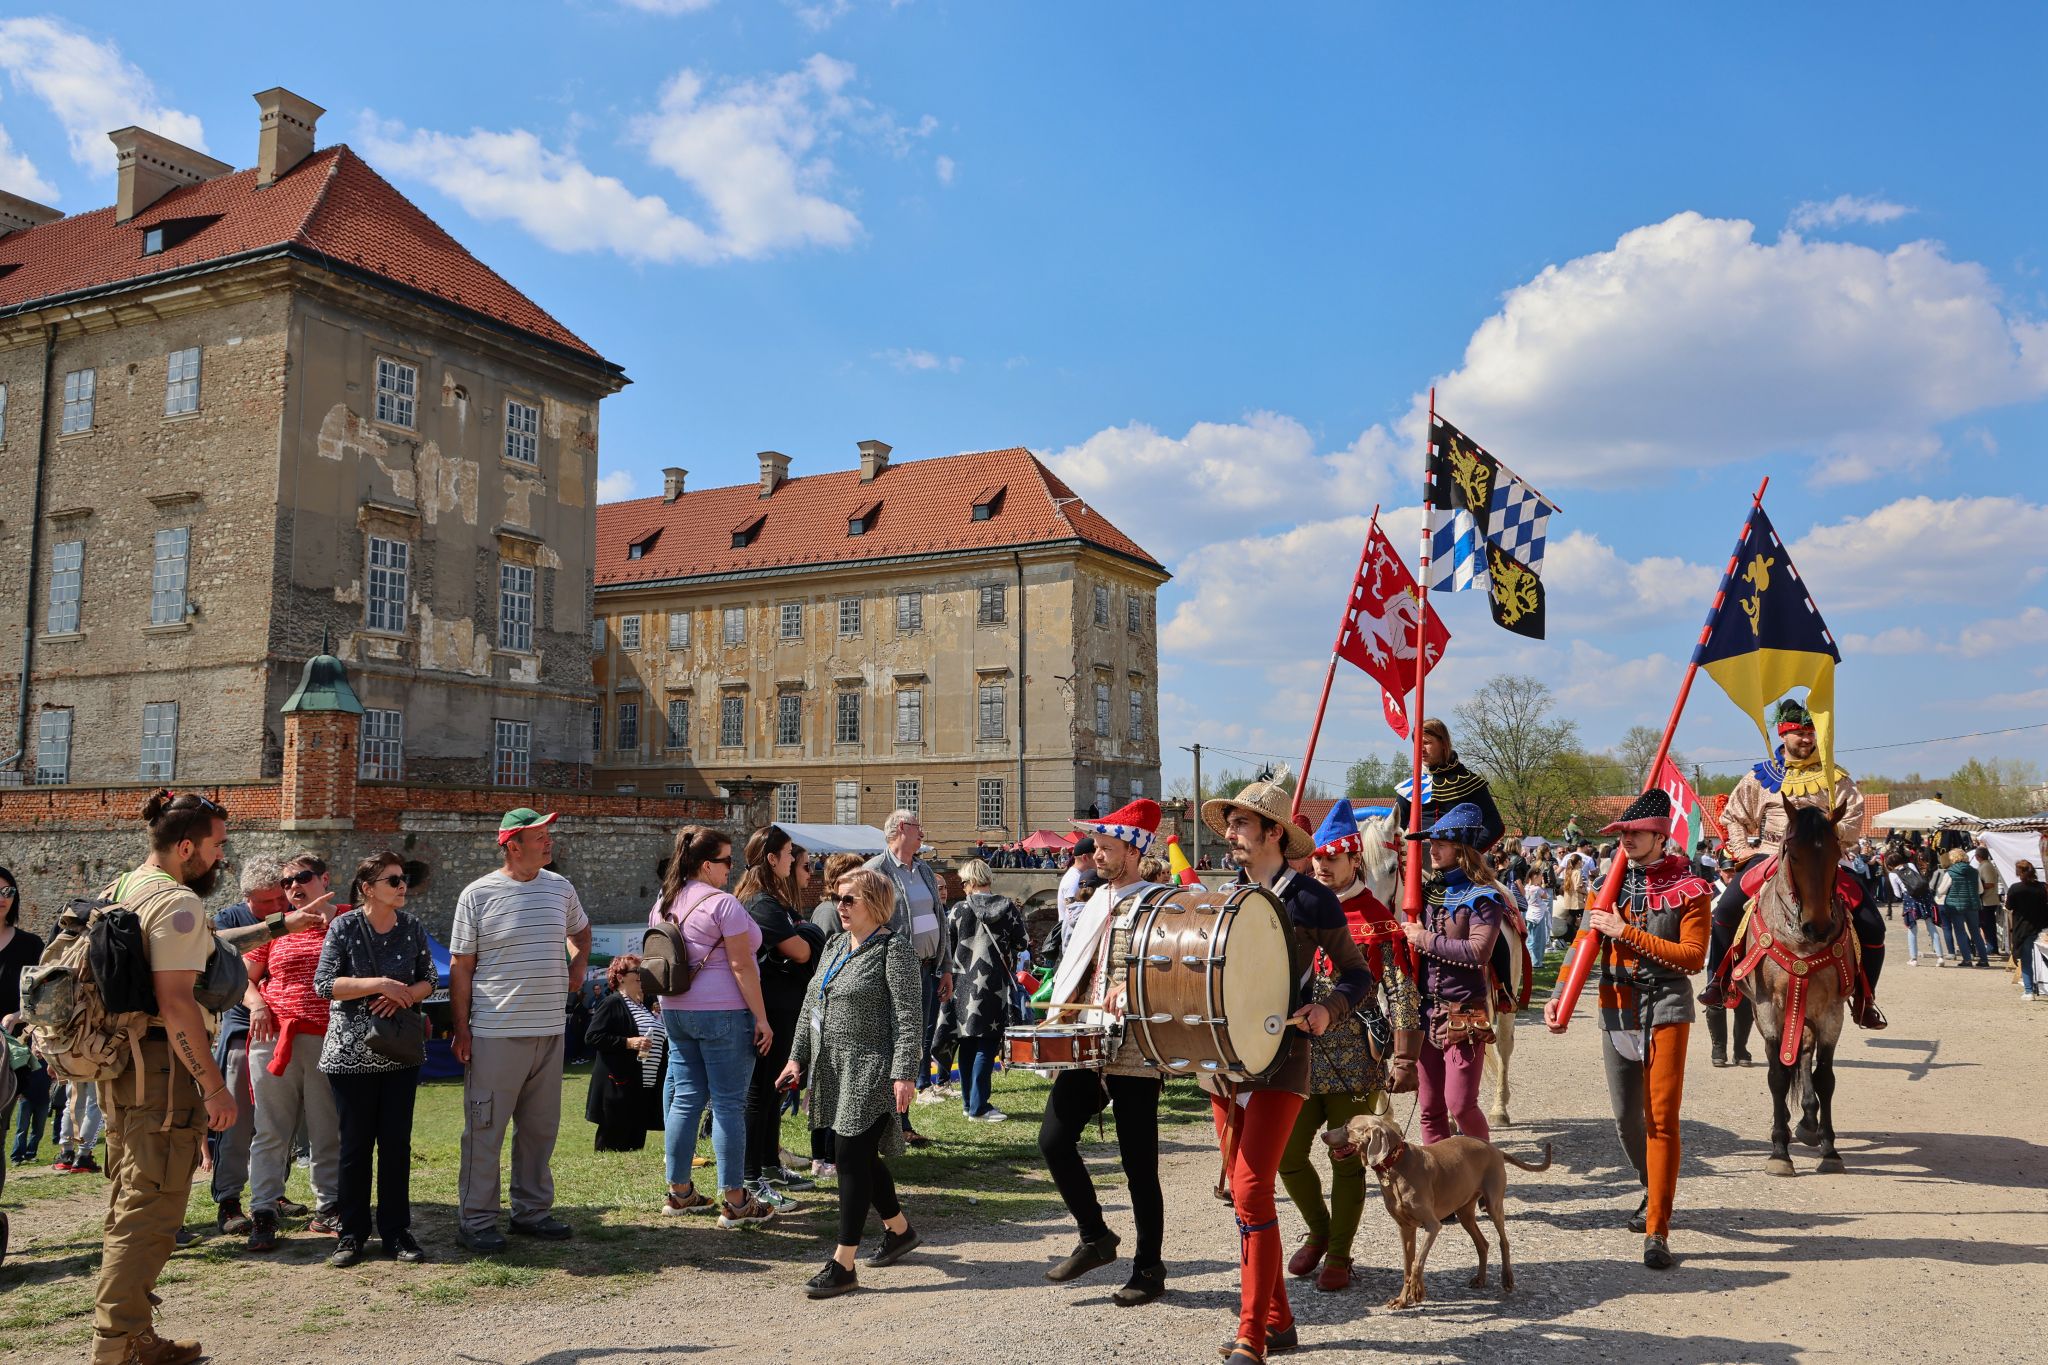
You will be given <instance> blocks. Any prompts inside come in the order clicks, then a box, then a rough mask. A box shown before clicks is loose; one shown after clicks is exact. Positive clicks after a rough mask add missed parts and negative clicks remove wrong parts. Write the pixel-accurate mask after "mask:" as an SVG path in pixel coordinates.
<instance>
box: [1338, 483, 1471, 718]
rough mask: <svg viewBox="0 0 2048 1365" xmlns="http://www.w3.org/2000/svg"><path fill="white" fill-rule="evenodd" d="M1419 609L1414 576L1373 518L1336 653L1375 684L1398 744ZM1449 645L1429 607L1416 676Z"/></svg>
mask: <svg viewBox="0 0 2048 1365" xmlns="http://www.w3.org/2000/svg"><path fill="white" fill-rule="evenodd" d="M1423 610H1424V609H1423V607H1422V604H1421V602H1420V600H1419V599H1418V596H1417V594H1416V589H1415V575H1414V574H1413V573H1412V572H1411V571H1410V570H1409V568H1408V566H1407V565H1406V564H1405V563H1403V562H1402V559H1401V556H1400V555H1399V554H1398V553H1396V552H1395V550H1394V546H1393V543H1392V542H1391V541H1389V540H1388V539H1387V533H1386V532H1385V531H1382V530H1381V529H1380V524H1379V519H1378V518H1377V517H1375V518H1374V519H1373V523H1372V526H1371V529H1370V530H1369V531H1368V532H1367V533H1366V541H1365V557H1364V559H1363V561H1362V562H1361V563H1360V564H1359V566H1358V577H1357V579H1356V580H1355V581H1354V582H1353V583H1352V585H1351V599H1350V601H1349V602H1348V603H1347V604H1346V605H1345V609H1344V626H1343V629H1342V630H1341V631H1339V633H1338V635H1337V654H1338V655H1339V657H1341V658H1345V659H1349V660H1350V661H1351V662H1352V663H1354V664H1356V665H1358V667H1360V668H1362V669H1364V670H1365V671H1366V672H1367V673H1369V674H1371V675H1372V676H1373V678H1374V679H1376V680H1377V681H1378V682H1379V685H1380V688H1381V698H1380V701H1381V705H1382V706H1383V707H1384V708H1385V710H1386V714H1387V725H1388V727H1389V728H1390V729H1392V730H1393V732H1394V733H1395V734H1396V735H1399V736H1400V737H1401V738H1403V739H1406V738H1407V737H1408V694H1409V693H1410V692H1412V691H1414V690H1415V684H1416V680H1417V675H1416V666H1415V655H1416V649H1415V636H1416V630H1415V623H1416V619H1417V616H1418V614H1419V613H1422V612H1423ZM1450 642H1451V633H1450V631H1448V630H1446V629H1445V628H1444V623H1443V621H1442V620H1441V619H1439V618H1438V616H1437V614H1436V609H1435V608H1434V607H1431V608H1429V609H1428V610H1427V615H1426V617H1425V619H1424V625H1423V630H1422V660H1423V662H1422V672H1424V673H1427V672H1428V671H1429V670H1430V669H1432V668H1434V667H1436V663H1437V660H1439V659H1441V658H1443V655H1444V647H1445V646H1446V645H1448V644H1449V643H1450Z"/></svg>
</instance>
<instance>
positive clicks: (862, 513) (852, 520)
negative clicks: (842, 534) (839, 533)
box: [846, 500, 882, 536]
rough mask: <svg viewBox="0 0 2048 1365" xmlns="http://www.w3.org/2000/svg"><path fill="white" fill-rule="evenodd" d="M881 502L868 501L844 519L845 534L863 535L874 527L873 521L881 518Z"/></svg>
mask: <svg viewBox="0 0 2048 1365" xmlns="http://www.w3.org/2000/svg"><path fill="white" fill-rule="evenodd" d="M881 515H882V504H881V502H880V501H879V500H877V501H875V502H871V503H868V504H867V505H866V506H864V507H862V508H861V509H860V510H859V511H857V512H855V513H854V514H853V515H852V516H850V517H848V518H847V519H846V534H848V535H850V536H864V535H866V534H867V533H868V532H869V531H872V530H874V529H875V522H876V521H877V520H879V519H880V518H881Z"/></svg>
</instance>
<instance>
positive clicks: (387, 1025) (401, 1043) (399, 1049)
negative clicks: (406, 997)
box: [356, 914, 427, 1067]
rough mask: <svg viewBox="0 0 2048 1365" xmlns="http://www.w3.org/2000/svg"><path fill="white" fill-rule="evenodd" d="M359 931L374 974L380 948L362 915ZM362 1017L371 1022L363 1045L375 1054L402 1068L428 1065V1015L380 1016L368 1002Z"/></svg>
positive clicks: (365, 961)
mask: <svg viewBox="0 0 2048 1365" xmlns="http://www.w3.org/2000/svg"><path fill="white" fill-rule="evenodd" d="M356 920H357V924H356V928H357V930H358V931H359V935H358V936H359V937H360V938H361V939H362V941H363V953H364V957H363V965H364V966H365V967H366V968H367V969H368V970H369V971H370V972H373V973H374V972H375V971H376V969H377V949H376V945H375V944H373V943H372V942H371V941H370V922H369V921H368V920H367V919H364V918H363V917H362V916H361V915H360V914H358V915H357V916H356ZM360 1003H361V1005H362V1017H364V1018H365V1019H367V1020H368V1021H369V1029H368V1031H367V1032H366V1033H365V1034H364V1036H363V1046H364V1047H366V1048H368V1049H369V1050H370V1051H371V1053H373V1054H374V1055H376V1056H378V1057H382V1058H383V1059H384V1060H385V1061H387V1062H393V1063H396V1064H397V1065H398V1066H401V1067H407V1066H424V1065H425V1064H426V1060H427V1016H426V1015H424V1014H422V1013H420V1012H419V1011H418V1010H416V1009H400V1010H396V1011H394V1012H393V1013H391V1014H388V1015H383V1014H377V1013H375V1012H374V1011H372V1010H371V1009H370V1005H369V1002H368V1001H367V1000H364V1001H362V1002H360Z"/></svg>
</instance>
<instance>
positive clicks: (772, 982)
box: [747, 891, 838, 1019]
mask: <svg viewBox="0 0 2048 1365" xmlns="http://www.w3.org/2000/svg"><path fill="white" fill-rule="evenodd" d="M837 908H838V907H837V906H834V907H833V909H834V912H835V914H836V912H837ZM747 913H748V914H749V915H752V916H753V917H754V923H755V924H757V925H759V926H760V927H761V948H760V951H759V952H757V953H756V954H755V955H754V960H755V961H756V962H757V963H759V964H760V967H761V1003H762V1004H764V1005H766V1006H767V1007H768V1013H769V1014H770V1015H771V1016H774V1017H776V1018H782V1019H788V1018H792V1017H794V1016H795V1014H796V1012H797V1011H798V1010H800V1009H802V1008H803V1003H804V987H806V986H808V985H810V984H811V973H812V971H814V970H815V969H816V967H817V965H818V950H819V949H821V948H823V947H824V946H825V940H826V938H827V937H829V935H827V934H826V933H825V932H824V931H823V930H821V929H819V927H818V926H817V925H816V924H814V923H812V922H811V921H810V920H806V919H800V918H799V917H798V916H797V914H796V912H795V911H793V910H791V909H790V908H789V907H788V906H787V905H784V904H783V903H782V898H781V897H780V896H777V895H776V894H775V893H774V892H772V891H760V892H756V893H755V894H754V896H753V897H752V898H751V899H749V900H748V901H747ZM796 936H801V937H802V938H804V939H807V940H808V941H809V942H810V945H811V958H810V961H808V962H798V961H795V960H794V959H792V958H787V957H784V956H783V955H782V952H781V950H779V949H778V948H777V947H776V946H775V945H776V944H778V943H780V942H782V941H783V940H784V939H786V938H791V937H796Z"/></svg>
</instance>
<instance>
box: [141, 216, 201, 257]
mask: <svg viewBox="0 0 2048 1365" xmlns="http://www.w3.org/2000/svg"><path fill="white" fill-rule="evenodd" d="M219 221H220V215H219V214H217V213H210V214H204V215H202V216H200V217H197V218H166V219H164V220H163V221H162V222H161V223H157V224H155V225H154V226H152V227H146V228H144V229H143V230H142V254H143V255H145V256H156V255H161V254H162V253H163V252H166V251H169V250H170V249H171V248H172V247H174V246H182V245H184V244H185V243H186V242H189V241H191V240H192V238H194V237H196V236H197V235H198V234H199V233H201V232H203V231H205V230H206V229H207V228H210V227H212V226H213V225H214V224H215V223H218V222H219Z"/></svg>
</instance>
